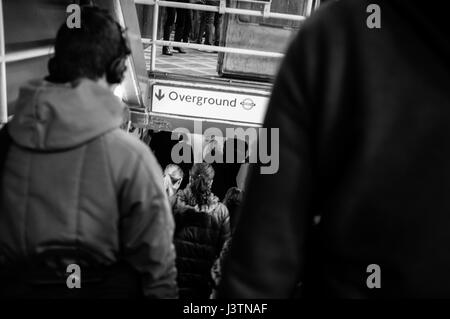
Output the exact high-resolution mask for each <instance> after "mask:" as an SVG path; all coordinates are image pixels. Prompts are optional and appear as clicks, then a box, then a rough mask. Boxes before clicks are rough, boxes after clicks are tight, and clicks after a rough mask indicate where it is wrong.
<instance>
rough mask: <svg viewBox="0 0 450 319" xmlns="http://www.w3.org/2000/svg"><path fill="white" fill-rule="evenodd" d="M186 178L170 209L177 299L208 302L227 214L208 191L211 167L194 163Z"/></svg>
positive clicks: (227, 225) (225, 236) (227, 231)
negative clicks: (204, 300)
mask: <svg viewBox="0 0 450 319" xmlns="http://www.w3.org/2000/svg"><path fill="white" fill-rule="evenodd" d="M189 175H190V176H189V184H188V185H187V187H186V188H185V189H184V190H182V191H179V192H178V194H177V199H176V203H175V206H174V209H173V212H174V218H175V236H174V243H175V249H176V253H177V257H176V265H177V269H178V278H177V280H178V285H179V296H180V298H181V299H196V298H204V299H207V298H208V297H209V295H210V293H211V289H212V279H211V267H212V265H213V263H214V261H215V260H216V259H217V257H218V256H219V254H220V252H221V250H222V247H223V244H224V243H225V242H226V241H227V239H228V238H229V236H230V223H229V215H228V209H227V208H226V206H225V205H223V204H222V203H220V202H219V199H218V198H217V197H216V196H215V195H214V194H213V193H212V192H211V186H212V183H213V179H214V169H213V168H212V167H211V165H209V164H206V163H198V164H194V166H193V167H192V169H191V171H190V173H189Z"/></svg>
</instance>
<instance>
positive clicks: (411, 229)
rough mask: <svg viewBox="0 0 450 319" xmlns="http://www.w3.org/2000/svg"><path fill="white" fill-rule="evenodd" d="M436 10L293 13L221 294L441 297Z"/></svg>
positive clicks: (358, 2) (337, 4) (441, 98)
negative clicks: (297, 18) (298, 20)
mask: <svg viewBox="0 0 450 319" xmlns="http://www.w3.org/2000/svg"><path fill="white" fill-rule="evenodd" d="M377 13H378V14H377ZM447 15H448V14H447V13H446V12H445V11H442V10H436V8H434V7H433V6H427V5H424V3H423V2H422V1H400V0H389V1H385V0H380V1H377V2H376V5H374V4H373V3H372V1H366V0H341V1H331V2H329V4H327V5H324V6H323V7H321V8H320V9H319V10H318V11H316V12H315V14H313V15H311V17H309V18H308V19H307V20H306V21H305V23H304V24H303V25H302V28H301V29H300V31H299V34H298V36H297V37H296V39H295V40H294V42H293V43H292V45H291V47H290V49H289V50H288V52H287V55H286V57H285V59H284V62H283V64H282V66H281V69H280V71H279V74H278V78H277V81H276V83H275V85H274V89H273V93H272V97H271V102H270V104H269V109H268V112H267V116H266V121H265V127H267V128H271V129H272V128H273V129H278V130H279V143H280V144H279V145H280V154H279V155H280V166H279V167H280V169H279V171H278V173H276V174H272V175H262V174H260V172H259V170H258V169H255V170H253V173H252V174H251V177H250V178H251V181H250V184H249V187H248V189H247V193H246V194H247V195H246V196H247V197H246V201H245V204H244V206H243V212H244V214H242V216H241V218H240V221H239V225H238V227H237V229H236V233H235V234H234V237H233V247H232V248H231V252H230V255H229V256H230V258H229V259H228V261H227V262H226V263H225V272H224V276H223V280H222V285H221V288H220V291H219V292H220V296H223V297H227V298H288V297H292V295H293V293H294V292H295V290H296V288H297V287H298V286H299V285H298V283H299V282H302V285H301V289H302V295H303V296H305V297H319V298H322V299H323V298H330V297H331V298H421V297H422V298H449V297H450V272H449V271H448V270H449V268H450V254H449V251H450V232H449V229H450V214H449V212H450V196H449V194H450V148H449V145H450V130H449V125H448V123H449V121H450V107H449V106H450V85H449V84H450V63H449V56H450V44H449V41H448V39H449V38H450V29H449V28H448V17H447ZM374 22H375V23H374ZM317 216H320V218H317ZM315 224H316V225H315ZM378 288H381V289H378Z"/></svg>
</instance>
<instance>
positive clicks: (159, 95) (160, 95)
mask: <svg viewBox="0 0 450 319" xmlns="http://www.w3.org/2000/svg"><path fill="white" fill-rule="evenodd" d="M155 96H156V98H157V99H158V101H161V100H162V99H163V98H164V96H165V95H164V94H162V92H161V89H159V91H158V93H155Z"/></svg>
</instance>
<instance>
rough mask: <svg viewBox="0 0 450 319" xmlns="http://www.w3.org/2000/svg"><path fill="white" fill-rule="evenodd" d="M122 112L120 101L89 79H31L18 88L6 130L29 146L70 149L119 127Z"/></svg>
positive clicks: (46, 149) (14, 139) (31, 147)
mask: <svg viewBox="0 0 450 319" xmlns="http://www.w3.org/2000/svg"><path fill="white" fill-rule="evenodd" d="M123 114H124V106H123V104H122V103H121V102H120V101H119V100H118V99H117V98H116V97H115V96H114V95H113V94H112V93H111V91H110V90H108V89H107V88H104V87H102V86H100V85H99V84H97V83H96V82H94V81H92V80H88V79H84V80H81V81H79V82H77V83H67V84H54V83H51V82H48V81H45V80H34V81H31V82H29V83H28V84H27V85H25V86H23V87H22V88H21V90H20V92H19V97H18V100H17V104H16V109H15V115H14V118H13V120H12V121H11V123H10V125H9V133H10V135H11V137H12V139H13V141H14V142H15V143H17V144H18V145H20V146H22V147H26V148H29V149H34V150H40V151H54V150H60V149H70V148H73V147H77V146H79V145H81V144H84V143H86V142H87V141H89V140H92V139H94V138H96V137H98V136H100V135H102V134H104V133H106V132H107V131H110V130H111V129H114V128H117V127H119V126H120V125H121V123H122V121H123Z"/></svg>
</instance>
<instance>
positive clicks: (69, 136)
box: [0, 7, 177, 298]
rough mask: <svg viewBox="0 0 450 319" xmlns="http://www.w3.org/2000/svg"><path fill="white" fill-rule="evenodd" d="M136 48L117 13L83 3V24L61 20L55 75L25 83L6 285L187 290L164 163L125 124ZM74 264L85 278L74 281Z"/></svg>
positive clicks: (1, 255) (92, 293)
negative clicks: (122, 95) (128, 70)
mask: <svg viewBox="0 0 450 319" xmlns="http://www.w3.org/2000/svg"><path fill="white" fill-rule="evenodd" d="M129 52H130V51H129V48H128V45H127V41H126V38H125V36H124V34H123V30H122V29H121V28H120V26H119V25H118V24H117V22H116V21H114V19H113V18H112V17H111V16H110V15H109V14H108V13H107V12H105V11H103V10H101V9H98V8H95V7H83V8H82V10H81V28H80V29H76V28H75V29H69V28H68V27H67V26H66V25H65V24H64V25H63V26H62V27H61V28H60V30H59V32H58V35H57V38H56V44H55V56H54V57H53V58H52V59H51V60H50V62H49V76H48V77H47V78H46V80H34V81H31V82H29V83H27V84H26V85H24V86H23V87H22V88H21V90H20V93H19V97H18V100H17V103H16V107H15V115H14V118H13V119H12V121H11V122H10V123H9V124H8V134H9V136H10V138H11V140H12V141H11V145H10V146H9V148H8V153H7V156H6V159H5V163H4V167H3V168H2V171H1V172H2V174H1V179H0V277H1V278H0V281H1V282H2V285H1V286H0V295H2V296H8V297H11V296H13V297H33V298H34V297H58V298H60V297H72V296H81V297H105V296H107V297H124V296H146V297H152V298H175V297H177V287H176V269H175V252H174V246H173V243H172V237H173V231H174V223H173V218H172V215H171V210H170V207H169V204H168V200H167V196H166V194H165V191H164V187H163V178H162V172H161V168H160V167H159V165H158V164H157V162H156V160H155V158H154V156H153V155H152V153H151V151H150V150H149V148H148V147H147V146H146V145H145V144H143V143H142V142H141V141H139V140H138V139H136V138H134V137H132V136H130V135H128V134H127V133H126V132H125V131H122V130H121V129H119V126H120V125H121V124H122V121H123V115H124V106H123V104H122V103H121V101H119V100H118V99H117V98H116V97H115V96H114V95H113V93H112V90H111V85H113V84H117V83H120V82H121V80H122V78H123V74H124V71H125V60H126V58H127V55H128V54H129ZM2 147H3V145H2ZM70 264H75V265H77V266H79V267H80V270H81V276H80V278H79V279H80V282H79V284H80V286H81V289H69V288H68V286H69V284H68V283H69V280H68V279H70V278H67V276H68V275H69V274H67V266H68V265H70ZM66 281H67V282H66ZM89 288H91V289H89Z"/></svg>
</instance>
